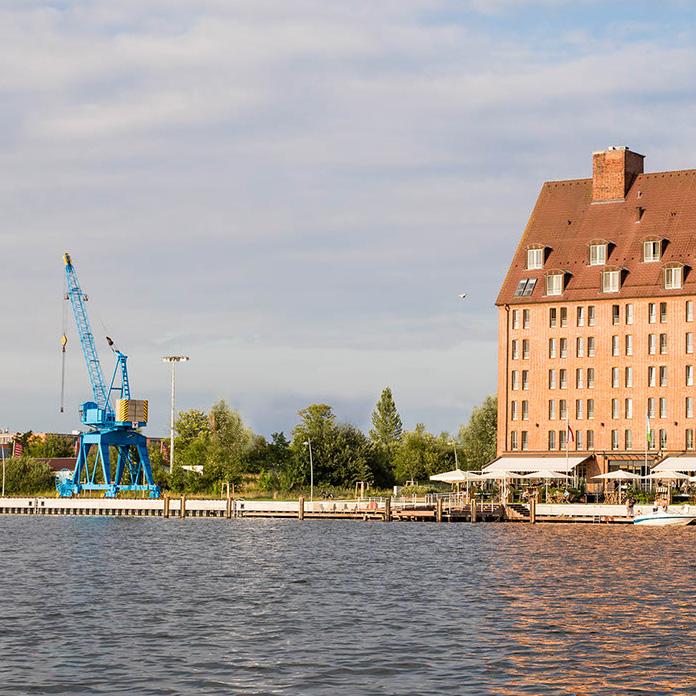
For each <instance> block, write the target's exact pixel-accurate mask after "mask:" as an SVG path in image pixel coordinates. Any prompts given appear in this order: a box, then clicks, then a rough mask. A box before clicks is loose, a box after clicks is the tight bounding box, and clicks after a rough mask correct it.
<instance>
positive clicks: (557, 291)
mask: <svg viewBox="0 0 696 696" xmlns="http://www.w3.org/2000/svg"><path fill="white" fill-rule="evenodd" d="M564 276H565V274H564V273H549V274H548V275H547V276H546V294H547V295H562V294H563V280H564Z"/></svg>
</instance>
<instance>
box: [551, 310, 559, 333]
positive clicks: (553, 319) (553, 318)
mask: <svg viewBox="0 0 696 696" xmlns="http://www.w3.org/2000/svg"><path fill="white" fill-rule="evenodd" d="M557 317H558V310H557V309H556V308H555V307H549V327H550V328H552V329H555V328H556V319H557Z"/></svg>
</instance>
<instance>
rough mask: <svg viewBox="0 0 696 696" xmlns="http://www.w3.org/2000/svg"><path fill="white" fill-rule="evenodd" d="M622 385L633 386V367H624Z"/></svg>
mask: <svg viewBox="0 0 696 696" xmlns="http://www.w3.org/2000/svg"><path fill="white" fill-rule="evenodd" d="M624 386H626V387H632V386H633V368H632V367H627V368H625V369H624Z"/></svg>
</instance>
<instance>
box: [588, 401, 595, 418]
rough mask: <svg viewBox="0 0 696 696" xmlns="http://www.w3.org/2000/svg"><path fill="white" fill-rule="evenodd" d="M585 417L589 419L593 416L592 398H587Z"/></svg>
mask: <svg viewBox="0 0 696 696" xmlns="http://www.w3.org/2000/svg"><path fill="white" fill-rule="evenodd" d="M587 418H588V419H589V420H592V419H593V418H594V399H588V400H587Z"/></svg>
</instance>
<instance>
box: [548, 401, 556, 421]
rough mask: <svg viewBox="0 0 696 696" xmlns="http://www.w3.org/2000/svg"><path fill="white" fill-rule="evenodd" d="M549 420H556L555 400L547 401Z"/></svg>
mask: <svg viewBox="0 0 696 696" xmlns="http://www.w3.org/2000/svg"><path fill="white" fill-rule="evenodd" d="M549 420H556V399H549Z"/></svg>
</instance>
